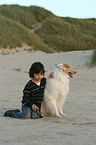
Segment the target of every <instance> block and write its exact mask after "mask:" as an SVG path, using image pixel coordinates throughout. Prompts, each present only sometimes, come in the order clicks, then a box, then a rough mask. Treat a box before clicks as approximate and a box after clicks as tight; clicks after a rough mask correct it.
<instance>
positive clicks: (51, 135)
mask: <svg viewBox="0 0 96 145" xmlns="http://www.w3.org/2000/svg"><path fill="white" fill-rule="evenodd" d="M92 53H93V51H92V50H90V51H75V52H66V53H55V54H45V53H43V52H40V51H38V52H32V53H28V52H24V51H23V52H19V53H15V54H11V53H10V54H9V55H2V54H0V124H1V125H0V144H1V145H7V144H8V145H9V144H10V145H49V144H51V145H58V144H60V145H78V144H80V145H95V144H96V68H88V66H86V64H88V63H89V62H90V60H91V56H92ZM34 61H40V62H42V63H43V64H44V66H45V70H46V71H47V72H46V74H45V76H48V74H49V73H50V72H52V71H53V69H54V66H55V64H58V63H67V64H69V65H70V66H72V68H73V69H75V70H76V71H77V74H76V75H74V78H73V79H70V91H69V94H68V97H67V99H66V102H65V104H64V108H63V110H64V112H65V113H66V114H67V117H65V118H55V117H45V118H43V119H36V120H35V119H34V120H32V119H27V120H23V119H14V118H10V117H4V116H3V114H4V112H5V111H6V110H8V109H15V108H19V109H20V107H21V103H20V101H21V98H22V90H23V88H24V85H25V84H26V82H27V81H28V80H29V77H28V74H27V72H28V69H29V67H30V65H31V64H32V63H33V62H34Z"/></svg>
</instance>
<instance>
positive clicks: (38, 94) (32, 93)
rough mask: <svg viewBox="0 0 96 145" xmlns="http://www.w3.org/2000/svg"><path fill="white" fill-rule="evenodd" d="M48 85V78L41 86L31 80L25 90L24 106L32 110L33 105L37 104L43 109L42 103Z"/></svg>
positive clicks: (42, 80)
mask: <svg viewBox="0 0 96 145" xmlns="http://www.w3.org/2000/svg"><path fill="white" fill-rule="evenodd" d="M45 85H46V78H42V79H41V82H40V86H38V85H37V84H35V83H34V82H32V80H30V81H29V82H28V83H27V84H26V85H25V88H24V90H23V97H22V101H21V102H22V104H24V103H25V104H26V105H27V106H28V107H30V108H32V105H33V104H35V105H36V106H38V107H39V108H41V103H42V100H43V94H44V89H45Z"/></svg>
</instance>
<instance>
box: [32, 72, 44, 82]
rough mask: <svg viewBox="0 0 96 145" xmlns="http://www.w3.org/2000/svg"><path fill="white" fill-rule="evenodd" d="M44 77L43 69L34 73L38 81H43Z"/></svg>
mask: <svg viewBox="0 0 96 145" xmlns="http://www.w3.org/2000/svg"><path fill="white" fill-rule="evenodd" d="M42 78H43V71H41V72H40V73H38V74H34V79H35V80H36V81H41V79H42Z"/></svg>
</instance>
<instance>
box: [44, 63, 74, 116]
mask: <svg viewBox="0 0 96 145" xmlns="http://www.w3.org/2000/svg"><path fill="white" fill-rule="evenodd" d="M75 73H76V72H75V71H74V70H72V69H70V67H69V65H67V64H58V65H56V67H55V69H54V72H53V78H48V79H47V82H46V88H45V91H44V98H43V102H42V106H41V113H42V114H43V115H44V116H55V117H62V116H66V114H64V113H63V111H62V108H63V104H64V102H65V99H66V95H67V94H68V91H69V79H68V77H71V78H73V74H75Z"/></svg>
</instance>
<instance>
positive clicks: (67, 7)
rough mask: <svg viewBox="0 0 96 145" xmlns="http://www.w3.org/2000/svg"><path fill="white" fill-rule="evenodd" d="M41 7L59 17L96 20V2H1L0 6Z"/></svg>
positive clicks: (66, 0) (16, 0) (85, 0)
mask: <svg viewBox="0 0 96 145" xmlns="http://www.w3.org/2000/svg"><path fill="white" fill-rule="evenodd" d="M3 4H8V5H9V4H18V5H21V6H31V5H35V6H40V7H43V8H45V9H47V10H49V11H51V12H52V13H54V14H55V15H57V16H62V17H72V18H96V0H0V5H3Z"/></svg>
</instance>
